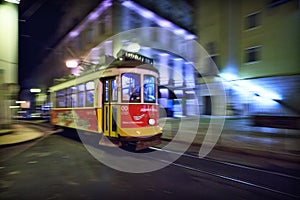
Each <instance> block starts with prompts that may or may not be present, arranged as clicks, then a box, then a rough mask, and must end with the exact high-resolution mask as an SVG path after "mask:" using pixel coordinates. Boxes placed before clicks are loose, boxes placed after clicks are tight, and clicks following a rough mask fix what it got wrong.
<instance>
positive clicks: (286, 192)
mask: <svg viewBox="0 0 300 200" xmlns="http://www.w3.org/2000/svg"><path fill="white" fill-rule="evenodd" d="M150 149H152V150H156V151H165V152H168V153H173V154H180V153H178V152H175V151H170V150H163V149H160V148H156V147H151V148H150ZM160 161H161V162H164V163H168V164H169V165H171V166H175V167H179V168H182V169H186V170H190V171H193V172H197V173H201V174H206V175H209V176H212V177H215V178H218V179H222V180H225V181H229V182H232V183H236V184H241V185H245V186H248V187H251V188H254V189H259V190H263V191H268V192H271V193H275V194H278V195H281V196H282V197H283V198H286V197H287V198H290V199H300V193H299V191H298V190H297V186H298V185H299V183H300V177H296V176H291V175H287V174H283V173H278V172H273V171H268V170H264V169H258V168H254V167H249V166H245V165H240V164H235V163H230V162H224V161H219V160H215V159H211V158H201V159H200V158H199V157H197V156H194V155H191V154H182V156H181V157H180V158H179V159H177V160H176V161H175V162H169V161H167V160H160Z"/></svg>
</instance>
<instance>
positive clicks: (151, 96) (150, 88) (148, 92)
mask: <svg viewBox="0 0 300 200" xmlns="http://www.w3.org/2000/svg"><path fill="white" fill-rule="evenodd" d="M144 102H147V103H155V102H156V81H155V77H154V76H151V75H145V76H144Z"/></svg>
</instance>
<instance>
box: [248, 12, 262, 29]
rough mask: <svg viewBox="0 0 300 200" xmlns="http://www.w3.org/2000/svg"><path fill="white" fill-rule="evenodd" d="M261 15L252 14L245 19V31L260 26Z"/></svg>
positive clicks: (257, 13)
mask: <svg viewBox="0 0 300 200" xmlns="http://www.w3.org/2000/svg"><path fill="white" fill-rule="evenodd" d="M260 18H261V13H259V12H256V13H252V14H250V15H248V16H246V18H245V29H246V30H247V29H252V28H255V27H258V26H260V25H261V20H260Z"/></svg>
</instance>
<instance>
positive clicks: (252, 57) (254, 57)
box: [245, 46, 261, 63]
mask: <svg viewBox="0 0 300 200" xmlns="http://www.w3.org/2000/svg"><path fill="white" fill-rule="evenodd" d="M260 60H261V46H255V47H250V48H247V49H246V50H245V63H251V62H257V61H260Z"/></svg>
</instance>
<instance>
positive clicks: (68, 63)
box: [66, 59, 79, 68]
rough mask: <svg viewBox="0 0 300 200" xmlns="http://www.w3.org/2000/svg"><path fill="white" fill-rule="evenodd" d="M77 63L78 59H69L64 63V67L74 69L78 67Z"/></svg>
mask: <svg viewBox="0 0 300 200" xmlns="http://www.w3.org/2000/svg"><path fill="white" fill-rule="evenodd" d="M78 65H79V63H78V59H70V60H67V61H66V66H67V67H68V68H76V67H78Z"/></svg>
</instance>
